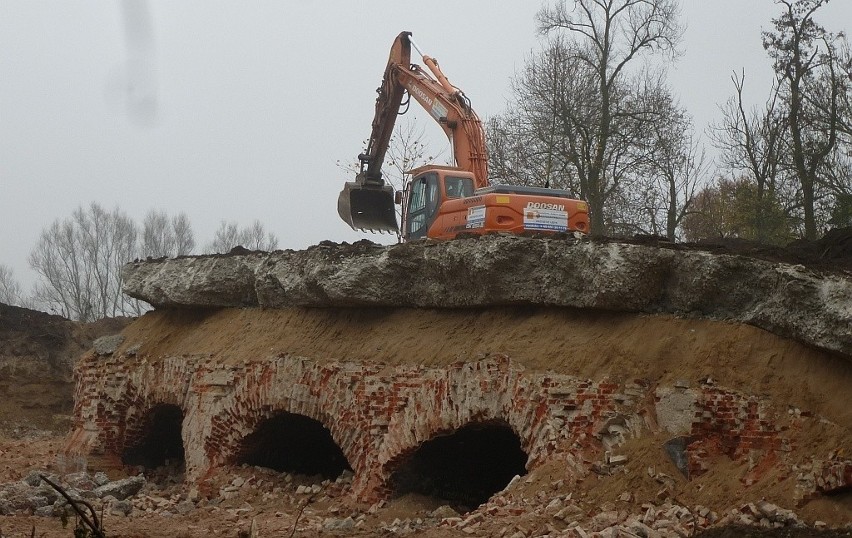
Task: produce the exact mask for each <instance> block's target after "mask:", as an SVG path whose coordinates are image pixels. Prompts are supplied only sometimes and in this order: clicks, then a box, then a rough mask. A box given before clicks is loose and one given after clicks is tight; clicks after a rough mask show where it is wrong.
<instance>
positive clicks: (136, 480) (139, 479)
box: [94, 476, 145, 501]
mask: <svg viewBox="0 0 852 538" xmlns="http://www.w3.org/2000/svg"><path fill="white" fill-rule="evenodd" d="M144 485H145V477H143V476H131V477H130V478H125V479H123V480H116V481H115V482H110V483H109V484H105V485H103V486H100V487H98V488H96V489H95V490H94V492H95V495H97V496H98V498H100V499H103V498H104V497H106V496H107V495H112V496H113V497H115V498H116V499H117V500H119V501H123V500H124V499H126V498H128V497H130V496H132V495H136V494H137V493H139V490H140V489H142V486H144Z"/></svg>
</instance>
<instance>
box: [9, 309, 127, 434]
mask: <svg viewBox="0 0 852 538" xmlns="http://www.w3.org/2000/svg"><path fill="white" fill-rule="evenodd" d="M129 321H130V320H129V319H113V320H103V321H99V322H97V323H90V324H80V323H75V322H72V321H69V320H67V319H65V318H63V317H61V316H54V315H50V314H46V313H44V312H37V311H35V310H29V309H26V308H19V307H16V306H10V305H6V304H2V303H0V431H2V432H5V433H10V432H16V431H17V432H19V433H25V432H27V431H31V430H34V429H36V430H39V429H40V430H54V429H60V430H63V431H64V430H65V429H67V428H68V427H69V426H70V414H71V410H72V407H73V405H74V402H73V398H72V395H73V380H72V369H73V366H74V360H75V359H76V358H77V357H79V356H80V355H81V354H82V353H83V352H85V351H88V350H89V349H90V348H91V347H92V342H94V340H95V339H97V338H99V337H101V336H104V335H106V334H113V333H117V332H120V331H121V330H122V329H123V328H124V327H125V326H126V325H127V324H128V323H129Z"/></svg>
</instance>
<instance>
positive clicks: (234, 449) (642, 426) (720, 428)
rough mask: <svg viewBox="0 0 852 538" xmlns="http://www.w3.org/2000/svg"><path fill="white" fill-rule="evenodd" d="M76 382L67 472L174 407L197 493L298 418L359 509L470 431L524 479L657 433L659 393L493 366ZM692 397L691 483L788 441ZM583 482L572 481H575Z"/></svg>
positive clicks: (132, 437) (178, 368) (255, 365)
mask: <svg viewBox="0 0 852 538" xmlns="http://www.w3.org/2000/svg"><path fill="white" fill-rule="evenodd" d="M75 378H76V393H75V400H76V404H75V411H74V415H75V427H74V430H73V432H72V434H71V435H70V436H69V439H68V442H67V445H66V448H65V457H66V459H67V460H69V461H74V460H80V459H85V457H87V456H90V455H94V454H97V455H101V456H103V457H105V458H107V459H108V460H111V461H116V462H117V461H119V460H120V457H121V454H122V453H123V452H124V451H125V450H126V449H127V448H129V447H131V446H133V445H134V443H136V442H138V441H139V439H140V436H141V435H142V430H143V426H144V423H145V419H146V416H147V414H148V413H149V412H150V411H151V410H152V409H153V408H155V407H156V406H158V405H163V404H170V405H176V406H178V407H180V409H181V410H182V411H183V417H184V418H183V425H182V437H183V441H184V449H185V459H186V476H187V480H188V481H193V482H195V481H199V480H201V479H203V478H204V477H205V476H206V475H207V473H209V471H211V470H212V469H214V468H216V467H217V466H221V465H225V464H228V463H230V462H233V461H234V458H236V457H237V456H238V452H239V449H240V444H241V441H242V440H243V438H245V437H246V436H247V435H249V434H251V433H252V432H253V431H254V430H255V428H257V426H258V425H259V424H260V423H261V421H263V420H264V419H266V418H269V417H272V416H274V415H275V414H277V413H281V412H289V413H297V414H300V415H305V416H307V417H310V418H313V419H315V420H318V421H320V422H321V423H322V424H323V425H324V426H325V427H326V428H328V429H329V431H330V432H331V436H332V438H333V439H334V441H335V442H336V443H337V444H338V445H339V446H340V448H341V449H342V451H343V453H344V455H345V456H346V458H347V460H348V461H349V464H350V466H351V467H352V468H353V470H354V471H355V481H354V483H353V490H354V492H355V494H356V495H358V496H359V497H361V498H363V499H377V498H380V497H383V496H384V495H385V494H386V493H387V481H388V478H389V477H390V476H391V474H392V473H393V472H394V470H395V469H396V468H397V466H398V465H399V464H400V463H401V462H402V461H404V459H405V458H406V457H408V455H410V454H411V453H412V452H413V451H414V450H415V449H416V448H417V447H418V446H419V445H420V444H421V443H423V442H425V441H428V440H429V439H431V438H433V437H435V436H436V435H439V434H443V433H449V432H452V431H454V430H457V429H458V428H460V427H462V426H464V425H466V424H469V423H472V422H486V421H500V422H502V423H505V424H508V425H509V426H510V427H511V428H512V429H513V430H514V431H515V433H516V434H517V435H518V437H519V438H520V441H521V447H522V449H523V450H524V451H525V452H526V453H527V454H528V456H529V460H528V463H527V467H528V469H532V468H534V467H536V466H537V465H539V464H541V463H542V462H544V461H545V460H547V459H550V458H562V459H564V460H565V461H566V462H582V461H586V462H589V461H599V460H600V459H602V458H603V453H604V451H606V450H609V449H612V448H614V447H617V446H618V445H619V444H620V443H621V442H623V441H624V440H626V439H628V438H629V437H631V436H638V435H641V434H642V433H643V431H647V430H648V429H649V428H651V429H653V428H656V414H657V407H659V405H660V401H661V398H662V396H661V391H662V390H663V389H661V388H659V387H653V386H650V385H648V384H647V383H643V382H641V381H636V382H630V383H627V384H624V385H621V384H617V383H612V382H610V381H607V380H602V381H593V380H588V379H580V378H577V377H573V376H568V375H560V374H554V373H546V372H528V371H525V370H524V368H523V367H522V366H521V365H519V364H516V363H514V362H513V361H512V360H510V359H509V358H508V357H505V356H494V355H492V356H489V357H485V358H483V359H481V360H478V361H473V362H458V363H454V364H451V365H449V366H448V367H445V368H427V367H423V366H416V365H405V366H388V365H385V364H381V363H355V362H326V363H317V362H314V361H311V360H308V359H305V358H300V357H294V356H278V357H270V358H266V359H262V360H256V361H243V362H239V363H237V364H223V363H222V362H221V361H219V360H217V359H214V358H211V357H207V356H203V357H198V356H192V357H165V358H160V359H158V360H156V361H150V360H146V359H145V358H137V357H129V356H123V355H117V356H108V357H103V356H95V355H88V356H86V357H84V358H83V359H82V360H81V361H80V362H79V363H78V366H77V369H76V371H75ZM666 390H669V389H666ZM690 390H691V391H692V392H693V395H692V396H691V397H690V398H689V399H687V400H684V401H686V402H687V403H686V404H684V405H682V408H681V409H678V410H677V411H676V412H677V413H686V414H687V420H688V421H689V422H687V423H688V424H689V423H691V431H690V432H689V435H690V439H691V441H692V442H691V444H690V445H689V446H688V449H687V455H688V457H689V466H690V470H691V471H692V472H694V473H700V472H703V471H704V470H706V463H705V459H704V458H703V456H705V455H707V454H709V453H711V452H712V451H721V452H722V453H725V454H727V455H729V456H730V457H732V458H744V457H751V456H753V455H754V453H755V451H760V455H761V458H766V457H771V456H772V454H774V453H776V452H778V451H779V450H782V449H784V447H785V443H787V441H786V439H785V438H784V436H783V435H782V434H783V432H782V431H780V430H779V429H778V428H777V427H775V426H773V424H774V419H773V415H772V413H771V410H770V409H769V408H767V407H766V406H765V405H764V404H763V403H762V402H761V401H760V400H758V399H757V398H753V397H747V396H744V395H739V394H736V393H733V392H730V391H725V390H722V389H720V388H717V387H713V386H708V385H703V386H701V387H698V388H696V389H690ZM655 395H656V396H655ZM671 412H672V411H671V409H669V410H667V413H671ZM675 422H677V421H675ZM569 467H570V466H569ZM569 472H570V471H569ZM583 472H584V469H582V468H579V467H578V468H576V473H577V475H578V476H579V475H581V474H583ZM843 473H845V469H844V470H843V471H841V472H840V474H841V475H842V474H843Z"/></svg>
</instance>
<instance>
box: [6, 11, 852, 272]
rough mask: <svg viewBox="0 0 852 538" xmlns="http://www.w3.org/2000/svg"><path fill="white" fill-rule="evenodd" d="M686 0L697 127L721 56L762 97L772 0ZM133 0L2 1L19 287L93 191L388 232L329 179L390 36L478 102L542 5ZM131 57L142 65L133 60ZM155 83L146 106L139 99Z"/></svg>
mask: <svg viewBox="0 0 852 538" xmlns="http://www.w3.org/2000/svg"><path fill="white" fill-rule="evenodd" d="M682 4H683V22H684V23H686V24H687V26H688V28H687V31H686V34H685V38H684V42H683V45H682V48H683V49H684V51H685V53H684V55H683V56H682V57H681V59H680V61H679V63H678V64H677V65H676V66H675V67H673V68H671V70H670V81H671V85H672V88H673V90H674V92H675V94H677V95H679V96H680V99H681V102H682V104H683V105H684V106H685V107H686V108H687V109H688V110H689V112H690V113H691V114H692V115H693V116H694V118H695V120H696V125H697V127H698V128H699V129H701V130H703V129H704V127H705V126H706V124H707V123H708V122H709V121H711V120H712V119H713V118H714V117H715V116H716V115H717V106H718V104H719V103H721V102H723V101H724V100H725V99H727V98H728V96H730V95H731V88H732V86H731V82H730V75H731V72H732V70H738V71H739V70H740V69H742V68H743V67H744V68H745V69H746V72H747V77H748V79H747V88H746V96H747V97H748V98H749V99H751V100H753V101H754V102H755V103H757V102H759V101H761V100H762V99H763V95H764V94H765V92H766V89H767V88H768V86H769V83H770V79H771V72H770V69H769V61H768V59H767V58H766V56H765V54H764V52H763V49H762V47H761V44H760V30H761V28H768V26H769V20H770V18H771V17H773V16H775V15H776V14H777V13H778V8H777V6H776V5H775V4H774V3H773V2H772V1H771V0H683V2H682ZM139 5H142V6H143V7H145V5H147V10H148V12H149V13H150V19H151V27H150V34H148V35H151V36H152V40H151V41H150V42H148V41H146V40H145V39H144V36H145V35H146V34H145V32H144V30H145V27H144V25H143V27H142V28H141V31H140V28H138V27H131V28H130V35H129V36H128V32H127V31H126V28H127V27H126V25H125V23H124V20H123V18H122V17H123V16H122V13H123V12H122V9H121V7H122V4H121V3H119V2H112V1H107V0H100V1H91V0H86V1H79V2H59V1H51V2H44V1H33V0H0V215H2V226H0V263H5V264H7V265H9V266H11V267H12V268H13V269H14V271H15V274H16V276H17V277H18V278H19V280H21V281H22V282H23V283H24V284H26V285H29V284H30V283H31V282H32V281H33V278H34V277H33V275H32V274H31V273H30V270H29V269H28V267H27V262H26V257H27V255H28V253H29V251H30V250H31V249H32V247H33V246H34V245H35V243H36V241H37V240H38V235H39V233H40V231H41V230H42V228H44V227H46V226H48V225H49V224H50V223H51V222H52V221H53V220H55V219H56V218H65V217H67V216H68V215H69V214H70V213H71V212H72V211H73V210H74V208H76V207H77V206H78V205H80V204H88V203H89V202H91V201H97V202H100V203H101V204H103V205H104V206H106V207H107V208H112V207H114V206H116V205H118V206H119V207H121V208H122V209H123V210H125V211H126V212H128V213H129V214H130V215H131V216H132V217H134V218H135V219H136V220H137V221H141V219H142V217H143V216H144V214H145V212H146V211H148V210H149V209H151V208H158V209H163V210H166V211H168V212H169V213H171V214H174V213H178V212H180V211H185V212H186V213H187V214H188V215H189V217H190V220H191V222H192V224H193V228H194V230H195V234H196V239H197V240H198V242H199V243H205V242H207V241H209V240H210V239H211V238H212V236H213V233H214V231H215V229H216V227H217V226H218V223H219V221H220V220H222V219H226V220H234V221H238V222H239V223H241V224H243V225H245V224H250V223H251V222H252V221H253V220H255V219H258V220H260V221H261V222H263V223H264V224H265V225H266V226H267V228H268V229H269V230H271V231H273V232H275V233H276V234H277V235H278V237H279V238H280V247H282V248H304V247H306V246H308V245H311V244H315V243H317V242H319V241H321V240H323V239H330V240H333V241H353V240H357V239H360V238H364V237H366V238H369V239H372V240H381V239H382V238H384V240H385V242H387V241H389V238H388V236H377V235H371V234H359V233H356V232H354V231H352V230H350V229H349V228H348V227H347V226H346V224H344V223H343V221H342V220H340V219H339V218H338V216H337V211H336V200H337V193H338V192H339V191H340V189H341V187H342V184H343V181H344V180H351V178H350V177H348V175H347V174H345V173H344V172H343V171H342V170H340V169H339V168H338V167H337V166H336V164H335V163H336V161H337V160H354V158H355V156H356V155H357V154H358V153H359V152H360V151H361V150H362V147H361V143H362V141H363V140H364V139H365V138H366V137H367V136H368V134H369V128H370V122H371V119H372V112H373V103H374V99H375V93H374V90H375V89H376V87H378V85H379V83H380V79H381V75H382V71H383V68H384V63H385V61H386V58H387V53H388V50H389V47H390V45H391V43H392V41H393V39H394V37H395V36H396V34H397V33H399V32H400V31H402V30H410V31H412V32H414V37H415V40H416V41H417V43H418V45H419V46H420V47H421V48H423V49H424V51H425V52H426V53H428V54H430V55H432V56H435V57H436V58H438V59H439V61H440V62H441V65H442V67H443V68H444V70H445V72H446V74H447V75H448V76H449V78H450V80H451V81H452V82H453V83H455V84H456V85H458V86H459V87H461V88H462V89H463V90H464V91H465V92H466V93H467V95H468V96H469V97H470V98H471V100H472V102H473V105H474V107H475V109H476V110H477V111H478V112H479V114H480V115H481V116H483V117H487V116H489V115H493V114H496V113H499V112H500V111H501V110H502V109H503V107H504V104H505V102H506V99H507V98H508V97H509V95H510V77H511V76H512V74H513V73H514V72H515V71H516V70H517V69H519V68H520V67H521V66H522V64H523V60H524V58H525V56H527V55H529V53H530V51H531V50H532V49H534V48H535V47H536V44H537V37H536V35H535V23H534V15H535V13H536V11H537V10H538V8H539V7H540V5H541V3H540V2H538V1H516V2H495V1H493V0H464V1H458V0H456V1H453V2H449V1H443V0H441V1H432V2H426V3H414V2H404V1H400V0H371V1H369V2H355V1H352V0H327V1H323V2H310V1H307V0H301V1H294V0H291V1H283V0H282V1H275V2H272V1H267V2H262V1H253V2H233V1H227V2H226V1H215V2H211V1H203V2H202V1H181V2H173V1H165V0H151V1H150V2H148V3H147V4H145V3H144V2H143V3H142V4H139V3H138V0H125V2H124V6H126V7H127V8H130V9H133V7H134V6H137V7H138V6H139ZM143 13H144V10H143ZM819 20H820V21H821V22H823V23H824V24H826V25H827V26H828V27H829V28H830V29H833V30H838V29H841V26H840V25H843V24H844V23H843V22H842V21H852V1H850V0H834V1H833V2H832V3H831V4H830V5H829V6H828V7H826V8H824V9H823V10H821V12H820V17H819ZM845 25H846V26H847V27H848V23H845ZM140 35H141V36H142V37H143V39H141V40H140V38H139V37H138V36H140ZM134 36H137V37H136V38H134ZM146 52H150V54H147V55H146V54H144V53H146ZM140 58H141V59H143V60H145V59H147V60H150V61H149V62H148V63H144V62H143V63H141V64H140V63H139V60H140ZM128 63H130V64H131V65H135V66H137V67H139V69H136V70H131V72H130V74H129V75H128V74H127V65H128ZM128 77H129V79H130V80H131V81H133V82H135V84H134V90H133V91H134V92H135V93H132V94H131V95H130V96H128V94H127V92H125V91H124V90H123V89H122V88H124V87H126V82H127V80H128ZM148 88H153V89H154V90H155V93H154V94H153V95H155V96H156V102H157V110H156V118H155V120H154V121H147V120H145V117H144V116H140V115H139V114H138V110H139V107H140V106H141V105H144V104H145V102H144V99H143V100H142V102H141V105H140V99H139V97H140V96H141V97H142V98H144V97H145V96H146V95H149V92H148ZM128 99H129V100H130V104H131V105H134V104H135V107H134V106H132V107H130V109H128V106H127V105H128ZM414 106H416V105H414ZM415 112H417V113H418V114H417V115H418V117H419V118H420V119H421V120H423V124H424V125H426V127H427V132H428V133H429V134H430V135H431V136H434V137H435V138H436V139H440V131H439V130H438V129H437V127H435V126H432V125H429V124H428V123H426V122H427V121H429V120H428V118H427V117H426V116H424V115H422V114H420V113H419V111H415ZM442 143H443V142H442Z"/></svg>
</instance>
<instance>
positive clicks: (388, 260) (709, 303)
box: [122, 236, 852, 359]
mask: <svg viewBox="0 0 852 538" xmlns="http://www.w3.org/2000/svg"><path fill="white" fill-rule="evenodd" d="M122 276H123V279H124V291H125V293H127V294H128V295H130V296H131V297H135V298H137V299H141V300H144V301H147V302H148V303H150V304H152V305H154V306H155V307H189V308H206V307H244V306H259V307H264V308H287V307H324V308H343V307H354V306H360V307H371V306H375V307H425V308H476V307H489V306H500V305H542V306H561V307H571V308H593V309H601V310H608V311H622V312H642V313H650V314H672V315H678V316H687V317H694V318H706V319H714V320H730V321H737V322H741V323H747V324H750V325H754V326H756V327H760V328H762V329H765V330H768V331H770V332H773V333H775V334H778V335H780V336H783V337H788V338H792V339H795V340H798V341H801V342H803V343H806V344H808V345H812V346H815V347H817V348H821V349H824V350H828V351H832V352H836V353H839V354H841V355H843V356H844V357H846V358H850V359H852V280H850V279H849V278H848V277H844V276H842V275H834V274H820V273H818V272H814V271H811V270H808V269H807V268H805V267H803V266H798V265H790V264H783V263H776V262H770V261H765V260H760V259H755V258H749V257H744V256H736V255H727V254H712V253H708V252H702V251H688V250H678V249H671V248H659V247H655V246H646V245H634V244H624V243H594V242H588V241H572V240H567V241H566V240H564V239H548V238H524V237H517V236H491V237H483V238H478V239H462V240H456V241H447V242H437V241H419V242H413V243H407V244H399V245H391V246H380V245H375V244H373V243H369V242H366V241H365V242H359V243H356V244H354V245H349V244H345V243H344V244H333V243H323V244H320V245H318V246H314V247H311V248H309V249H307V250H303V251H291V250H288V251H278V252H272V253H263V252H255V253H250V254H246V255H232V256H222V257H214V256H197V257H185V258H180V259H174V260H157V261H141V262H134V263H131V264H128V265H126V266H125V267H124V269H123V272H122Z"/></svg>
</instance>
